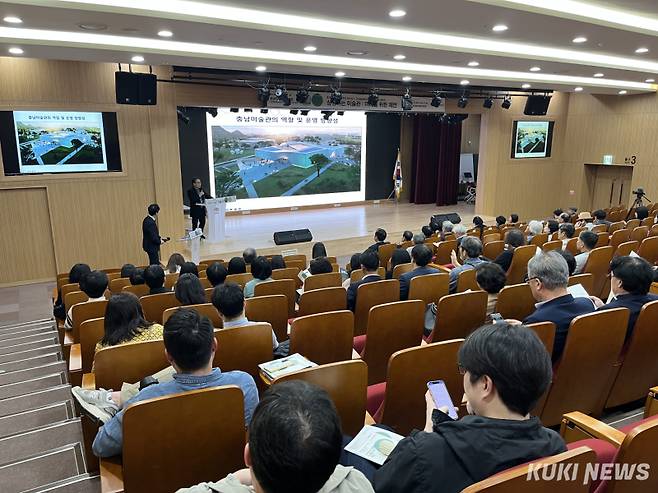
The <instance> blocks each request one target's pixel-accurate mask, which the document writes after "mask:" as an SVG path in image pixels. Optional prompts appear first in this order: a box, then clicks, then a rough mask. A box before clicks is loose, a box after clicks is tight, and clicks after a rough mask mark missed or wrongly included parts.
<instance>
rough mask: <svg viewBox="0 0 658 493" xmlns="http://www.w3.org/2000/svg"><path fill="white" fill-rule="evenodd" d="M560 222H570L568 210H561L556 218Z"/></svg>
mask: <svg viewBox="0 0 658 493" xmlns="http://www.w3.org/2000/svg"><path fill="white" fill-rule="evenodd" d="M557 222H558V223H560V224H571V216H570V215H569V213H568V212H563V213H562V214H560V217H559V218H558V220H557Z"/></svg>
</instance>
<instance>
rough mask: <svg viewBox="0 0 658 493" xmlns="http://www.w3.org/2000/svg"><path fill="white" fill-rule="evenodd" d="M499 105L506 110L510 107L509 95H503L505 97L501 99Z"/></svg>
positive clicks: (510, 99)
mask: <svg viewBox="0 0 658 493" xmlns="http://www.w3.org/2000/svg"><path fill="white" fill-rule="evenodd" d="M500 105H501V106H502V107H503V109H506V110H508V109H510V107H511V106H512V98H510V97H509V96H505V99H503V102H502V103H500Z"/></svg>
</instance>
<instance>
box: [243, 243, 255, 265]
mask: <svg viewBox="0 0 658 493" xmlns="http://www.w3.org/2000/svg"><path fill="white" fill-rule="evenodd" d="M257 256H258V254H257V253H256V249H255V248H251V247H249V248H245V249H244V252H242V259H243V260H244V263H245V264H246V265H251V263H252V262H253V261H254V259H255V258H256V257H257Z"/></svg>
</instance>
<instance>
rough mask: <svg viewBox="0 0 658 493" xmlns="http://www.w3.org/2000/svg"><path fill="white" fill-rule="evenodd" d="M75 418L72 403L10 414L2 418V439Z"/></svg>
mask: <svg viewBox="0 0 658 493" xmlns="http://www.w3.org/2000/svg"><path fill="white" fill-rule="evenodd" d="M74 417H75V411H74V408H73V404H72V403H71V401H64V402H56V403H54V404H50V405H48V406H43V407H39V408H35V409H29V410H27V411H22V412H20V413H15V414H9V415H7V416H3V417H1V418H0V438H3V437H6V436H9V435H15V434H16V433H22V432H24V431H30V430H33V429H36V428H40V427H42V426H47V425H51V424H54V423H60V422H63V421H66V420H68V419H72V418H74Z"/></svg>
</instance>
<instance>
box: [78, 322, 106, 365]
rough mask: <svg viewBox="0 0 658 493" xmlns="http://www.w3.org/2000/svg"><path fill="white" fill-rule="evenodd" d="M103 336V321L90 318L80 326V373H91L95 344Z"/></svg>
mask: <svg viewBox="0 0 658 493" xmlns="http://www.w3.org/2000/svg"><path fill="white" fill-rule="evenodd" d="M104 335H105V319H104V318H102V317H101V318H90V319H89V320H85V321H84V322H82V323H81V324H80V356H81V358H82V373H89V372H91V367H92V364H93V363H94V352H95V349H96V344H98V343H99V342H100V340H101V339H102V338H103V336H104Z"/></svg>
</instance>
